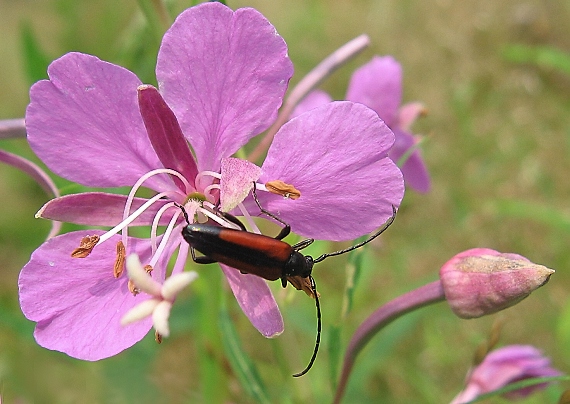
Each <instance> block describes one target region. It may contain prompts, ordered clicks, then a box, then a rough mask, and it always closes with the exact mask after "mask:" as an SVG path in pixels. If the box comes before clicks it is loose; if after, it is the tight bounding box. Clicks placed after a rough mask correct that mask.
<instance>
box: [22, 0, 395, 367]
mask: <svg viewBox="0 0 570 404" xmlns="http://www.w3.org/2000/svg"><path fill="white" fill-rule="evenodd" d="M292 72H293V69H292V64H291V61H290V60H289V58H288V56H287V47H286V44H285V42H284V41H283V39H282V38H281V37H280V36H279V35H277V34H276V32H275V28H274V27H273V26H272V25H271V24H270V23H269V22H268V21H267V20H266V19H265V18H264V17H263V16H262V15H261V14H259V13H258V12H257V11H255V10H253V9H239V10H237V11H235V12H234V11H232V10H230V9H229V8H227V7H226V6H223V5H221V4H219V3H204V4H201V5H199V6H196V7H193V8H190V9H188V10H186V11H184V12H183V13H182V14H181V15H180V16H179V17H178V18H177V19H176V21H175V22H174V24H173V25H172V27H171V28H170V29H169V30H168V31H167V32H166V34H165V36H164V38H163V42H162V45H161V48H160V52H159V55H158V61H157V68H156V75H157V79H158V83H159V90H157V89H155V88H154V87H152V86H148V85H142V83H141V82H140V80H139V79H138V78H137V77H136V76H135V75H134V74H133V73H131V72H130V71H128V70H125V69H123V68H122V67H119V66H116V65H113V64H110V63H107V62H103V61H101V60H99V59H97V58H95V57H93V56H89V55H84V54H80V53H70V54H67V55H64V56H63V57H61V58H60V59H58V60H56V61H55V62H53V63H52V64H51V65H50V67H49V69H48V74H49V77H50V80H44V81H41V82H38V83H36V84H35V85H34V86H33V87H32V89H31V91H30V99H31V102H30V105H29V107H28V110H27V114H26V124H27V130H28V134H29V135H28V139H29V142H30V145H31V146H32V148H33V149H34V151H35V152H36V153H37V154H38V156H39V157H40V158H41V159H42V160H43V161H44V162H45V163H46V165H48V167H50V169H52V170H53V171H54V172H55V173H57V174H59V175H61V176H62V177H65V178H67V179H69V180H72V181H76V182H79V183H81V184H83V185H86V186H90V187H98V188H104V187H119V186H129V187H131V192H130V194H129V195H127V196H125V195H118V194H114V193H104V192H89V193H82V194H75V195H66V196H63V197H61V198H56V199H54V200H53V201H51V202H49V203H48V204H46V205H45V206H44V207H43V208H42V209H41V210H40V212H38V216H39V217H44V218H50V219H53V220H59V221H65V222H72V223H77V224H82V225H89V226H111V227H113V228H112V229H111V230H109V231H108V232H102V231H80V232H72V233H68V234H65V235H62V236H59V237H56V238H54V239H52V240H50V241H48V242H47V243H45V244H43V245H42V246H40V247H39V248H38V249H37V250H36V251H35V252H34V253H33V254H32V257H31V260H30V262H28V264H26V266H25V267H24V268H23V269H22V272H21V275H20V280H19V285H20V303H21V307H22V311H23V312H24V314H25V315H26V316H27V317H28V318H29V319H31V320H33V321H36V322H38V324H37V327H36V331H35V337H36V340H37V341H38V343H39V344H40V345H42V346H44V347H47V348H49V349H55V350H59V351H62V352H65V353H67V354H68V355H71V356H73V357H77V358H80V359H86V360H97V359H101V358H104V357H107V356H111V355H114V354H116V353H118V352H120V351H122V350H124V349H126V348H128V347H129V346H131V345H133V344H134V343H136V342H137V341H138V340H140V339H141V338H142V337H143V336H144V335H145V334H146V333H147V332H148V331H149V329H150V327H151V321H150V320H149V319H146V320H143V321H140V322H136V323H133V324H130V325H128V326H126V327H121V326H120V319H121V318H122V317H123V316H124V315H125V313H127V312H128V311H129V310H131V309H132V308H133V307H134V306H136V305H138V304H139V303H141V302H142V301H145V300H149V299H152V298H153V295H149V294H147V293H140V294H138V295H136V296H133V293H131V292H132V291H130V290H129V287H128V279H127V277H126V276H125V275H123V274H122V272H121V271H122V269H123V267H124V260H125V257H126V256H127V255H131V254H132V253H135V254H137V255H138V256H139V257H140V259H141V261H142V262H143V264H147V265H150V267H151V268H152V269H153V270H152V272H151V276H152V278H153V279H154V280H155V281H156V282H158V283H159V284H162V283H163V281H164V279H165V276H166V272H167V271H166V265H167V263H168V261H169V258H170V257H171V256H172V254H173V253H174V252H175V251H176V250H177V249H178V250H179V253H178V258H177V260H176V263H175V264H174V268H173V269H172V274H173V275H176V274H177V273H180V272H181V271H182V270H183V267H184V265H185V262H186V258H187V255H188V245H187V244H186V243H185V242H184V241H183V239H182V237H181V228H182V226H184V225H185V223H184V220H183V219H182V218H181V217H180V209H178V208H177V207H176V206H175V203H177V204H184V205H185V207H186V210H187V211H188V213H189V217H190V218H191V219H194V218H195V216H203V215H205V216H207V217H208V218H210V219H211V220H217V221H220V220H222V219H220V217H219V216H218V215H217V214H216V213H215V210H216V209H217V208H216V207H217V206H218V203H219V204H220V206H221V207H222V210H231V209H234V208H235V209H236V210H239V211H243V212H244V214H251V213H248V209H254V210H253V211H251V212H253V214H259V209H258V208H257V207H255V206H253V204H252V202H251V200H246V201H243V198H244V197H245V196H246V195H247V194H248V192H249V190H250V189H251V187H252V186H253V181H257V182H258V183H259V190H260V194H263V195H260V199H262V203H263V204H264V207H265V208H267V209H268V210H271V211H272V212H276V213H278V214H280V215H281V217H282V218H283V219H284V220H286V221H288V222H290V224H291V226H292V228H293V230H294V231H296V232H298V233H300V234H307V235H311V236H313V237H319V238H324V239H334V240H336V239H351V238H355V237H358V236H360V235H362V234H365V233H366V232H369V231H372V230H373V229H375V228H376V227H379V226H380V225H381V224H382V223H383V222H384V221H385V220H386V219H387V218H388V217H389V216H390V215H391V213H392V210H391V209H392V208H391V206H392V205H396V206H398V205H399V203H400V201H401V199H402V197H403V181H402V176H401V173H400V172H399V170H398V169H397V167H396V166H395V165H394V164H393V163H392V162H391V161H390V160H389V159H388V158H387V150H388V149H389V148H390V147H391V145H392V143H393V141H394V138H393V134H392V132H391V131H390V130H389V129H388V128H387V127H386V125H384V124H383V123H382V121H381V120H380V119H379V118H378V117H377V116H376V114H375V113H374V112H372V111H370V110H369V109H368V108H365V107H364V106H362V105H359V104H354V103H350V102H342V103H332V104H330V105H327V106H324V107H321V108H319V109H317V110H315V111H314V112H311V113H309V114H305V115H303V116H300V117H299V118H297V119H295V120H291V121H290V122H289V123H288V124H287V125H284V126H283V127H282V128H281V130H280V131H279V132H278V133H277V135H276V136H275V141H274V143H273V144H272V146H271V148H270V149H269V151H268V156H267V159H266V161H265V163H264V164H263V167H262V168H261V169H259V167H256V166H254V165H253V164H252V163H249V162H246V161H242V160H237V159H231V158H229V157H230V156H231V155H232V154H233V153H235V152H236V151H237V150H238V149H239V148H241V147H242V146H243V145H244V144H245V143H246V142H247V141H248V140H249V139H250V138H252V137H253V136H255V135H257V134H259V133H261V132H262V131H264V130H265V129H267V128H268V127H269V125H270V124H271V123H272V122H273V121H274V120H275V117H276V115H277V109H278V108H279V106H280V105H281V102H282V98H283V95H284V92H285V90H286V88H287V84H288V81H289V79H290V77H291V75H292ZM188 143H189V144H190V145H191V147H192V149H190V147H189V145H188ZM275 180H282V181H285V182H287V183H288V184H293V185H294V186H295V187H296V189H298V190H301V192H302V197H301V198H299V199H296V200H293V199H292V198H283V197H282V196H281V195H278V194H275V193H271V192H262V191H263V190H268V188H267V186H266V185H267V182H268V181H275ZM142 186H145V187H148V188H150V189H151V190H153V191H154V193H155V194H154V196H153V197H151V198H149V199H146V198H138V197H135V193H136V191H137V190H138V189H140V188H141V187H142ZM252 206H253V207H252ZM325 209H326V210H325ZM371 212H373V213H374V214H371ZM347 218H350V220H347ZM354 223H362V225H359V226H354V225H353V224H354ZM222 224H224V225H227V223H222ZM159 225H163V226H166V230H165V231H164V233H163V234H162V235H160V236H159V235H157V227H158V226H159ZM130 226H150V227H151V237H150V238H149V239H138V238H134V237H130V236H128V235H127V229H128V228H129V227H130ZM118 233H122V234H121V236H119V235H118ZM92 235H97V236H99V239H90V238H85V239H84V240H83V242H84V244H85V246H83V247H81V248H77V247H78V245H79V244H80V240H82V239H83V238H84V237H85V236H92ZM72 251H73V252H74V255H75V256H80V257H83V258H72V257H71V256H70V253H71V252H72ZM91 251H92V252H91ZM222 267H223V270H224V273H225V274H226V278H227V279H228V282H229V284H230V286H231V288H232V291H233V292H234V294H235V296H236V299H237V301H238V303H239V304H240V306H241V308H242V309H243V311H244V313H245V314H246V315H247V316H248V318H249V319H250V321H251V322H252V324H253V325H254V326H255V327H256V328H257V329H258V330H259V331H260V332H261V333H262V334H263V335H264V336H267V337H271V336H275V335H278V334H280V333H281V332H282V331H283V320H282V318H281V314H280V312H279V309H278V307H277V305H276V303H275V300H274V298H273V296H272V294H271V292H270V290H269V288H268V286H267V284H266V282H265V281H264V280H263V279H261V278H259V277H256V276H253V275H246V274H241V273H240V272H239V271H237V270H235V269H233V268H229V267H225V266H222ZM114 268H115V271H114ZM115 277H116V278H115Z"/></svg>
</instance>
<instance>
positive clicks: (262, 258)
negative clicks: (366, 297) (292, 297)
mask: <svg viewBox="0 0 570 404" xmlns="http://www.w3.org/2000/svg"><path fill="white" fill-rule="evenodd" d="M252 194H253V197H254V199H255V202H256V204H257V206H258V207H259V209H260V210H261V212H262V213H264V214H265V215H267V216H269V217H271V218H273V219H275V220H277V221H278V222H280V223H282V224H283V225H284V227H283V228H282V229H281V231H280V232H279V234H278V235H277V236H276V237H269V236H265V235H262V234H256V233H250V232H248V231H246V228H245V226H244V225H243V224H242V223H241V222H240V221H239V219H237V218H236V217H234V216H232V215H230V214H229V213H223V212H219V211H218V214H220V215H221V216H222V217H224V218H225V219H227V220H228V221H230V222H232V223H234V224H237V225H238V226H239V227H240V228H241V230H237V229H229V228H225V227H221V226H217V225H211V224H201V223H190V221H189V219H188V215H187V214H186V211H185V210H184V207H183V206H181V205H178V207H179V208H181V209H182V212H183V214H184V217H185V219H186V222H187V226H185V227H184V228H183V230H182V236H183V237H184V240H186V242H187V243H188V244H190V251H191V255H192V259H193V260H194V262H196V263H198V264H211V263H214V262H219V263H222V264H226V265H228V266H231V267H233V268H236V269H238V270H240V271H241V272H242V273H248V274H252V275H257V276H259V277H261V278H264V279H267V280H269V281H276V280H278V279H280V280H281V285H282V286H283V287H286V286H287V281H288V278H290V277H300V278H303V279H305V278H308V280H309V282H310V287H311V292H312V295H313V297H314V298H315V305H316V309H317V338H316V343H315V348H314V350H313V356H312V357H311V360H310V361H309V364H308V365H307V367H306V368H305V370H303V371H302V372H299V373H296V374H294V375H293V377H299V376H303V375H304V374H306V373H307V372H308V371H309V369H311V367H312V366H313V363H314V361H315V359H316V357H317V352H318V349H319V344H320V338H321V309H320V303H319V297H318V294H317V286H316V283H315V280H314V278H313V276H312V271H313V266H314V264H316V263H318V262H321V261H323V260H324V259H326V258H328V257H332V256H336V255H341V254H345V253H347V252H350V251H352V250H355V249H357V248H360V247H362V246H363V245H365V244H367V243H369V242H371V241H372V240H374V239H375V238H376V237H378V236H379V235H380V234H382V233H383V232H384V231H385V230H386V229H387V228H388V227H389V226H390V225H391V224H392V223H393V222H394V219H395V218H396V212H397V210H396V207H395V206H392V216H391V217H390V218H389V219H388V220H387V221H386V223H384V225H383V226H382V227H381V228H380V229H379V230H377V231H376V232H374V234H372V235H371V236H369V237H368V238H367V239H366V240H364V241H362V242H360V243H357V244H355V245H353V246H351V247H348V248H345V249H343V250H339V251H335V252H332V253H326V254H322V255H321V256H319V257H318V258H313V257H311V256H309V255H303V254H302V253H301V252H299V251H300V250H302V249H303V248H305V247H308V246H309V245H311V244H312V243H313V242H314V239H305V240H302V241H300V242H299V243H297V244H294V245H290V244H288V243H286V242H284V241H282V239H283V238H285V237H286V236H287V235H288V234H289V233H290V232H291V226H290V225H289V224H287V223H285V222H284V221H283V220H281V219H280V218H279V217H277V216H275V215H274V214H272V213H271V212H269V211H267V210H265V209H264V208H263V207H261V204H260V203H259V200H258V198H257V194H256V189H255V185H254V187H253V191H252ZM196 250H197V251H199V252H200V253H202V254H203V256H196V252H195V251H196Z"/></svg>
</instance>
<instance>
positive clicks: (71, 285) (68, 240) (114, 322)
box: [18, 230, 168, 361]
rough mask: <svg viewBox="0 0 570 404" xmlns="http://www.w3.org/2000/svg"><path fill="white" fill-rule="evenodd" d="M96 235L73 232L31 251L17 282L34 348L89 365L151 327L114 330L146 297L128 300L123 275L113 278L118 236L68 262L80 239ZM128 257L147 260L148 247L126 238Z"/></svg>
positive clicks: (147, 324)
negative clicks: (32, 327) (31, 327)
mask: <svg viewBox="0 0 570 404" xmlns="http://www.w3.org/2000/svg"><path fill="white" fill-rule="evenodd" d="M102 233H103V232H101V231H95V230H92V231H89V232H86V231H77V232H72V233H67V234H64V235H61V236H57V237H55V238H52V239H50V240H48V241H47V242H46V243H44V244H42V245H41V246H40V247H39V248H38V249H37V250H36V251H34V253H33V254H32V257H31V259H30V261H29V262H28V263H27V264H26V265H25V266H24V268H23V269H22V272H21V273H20V278H19V281H18V284H19V290H20V305H21V308H22V311H23V313H24V315H25V316H26V317H27V318H28V319H30V320H32V321H36V322H37V323H38V324H37V326H36V330H35V332H34V336H35V338H36V341H37V342H38V344H40V345H41V346H43V347H45V348H48V349H53V350H57V351H61V352H64V353H66V354H68V355H69V356H72V357H74V358H78V359H83V360H91V361H93V360H99V359H102V358H106V357H109V356H113V355H116V354H117V353H119V352H121V351H123V350H124V349H126V348H128V347H130V346H131V345H133V344H135V343H136V342H137V341H139V340H141V339H142V338H143V337H144V336H145V335H146V333H147V332H148V331H149V330H150V328H151V320H150V319H147V320H144V321H141V322H137V323H135V324H131V325H129V326H126V327H122V326H121V325H120V320H121V318H122V317H123V315H124V314H125V313H126V312H127V311H128V310H129V309H131V308H132V307H134V306H135V305H136V304H138V303H140V302H141V301H144V300H146V299H148V298H149V296H147V295H145V294H139V295H137V296H133V295H132V294H131V293H130V292H129V290H128V288H127V277H126V276H125V275H123V276H121V277H120V278H119V279H115V278H114V277H113V263H114V260H115V254H116V251H115V246H116V243H117V241H119V240H120V237H119V236H115V237H113V238H111V239H110V240H109V241H107V242H105V243H103V244H101V245H99V246H97V247H96V248H95V249H94V250H93V252H92V253H91V255H89V256H88V257H87V258H71V256H70V253H71V251H72V250H73V249H74V248H75V247H77V246H78V244H79V240H81V238H82V237H84V236H86V235H93V234H102ZM128 252H129V253H130V252H136V253H137V254H139V255H140V256H141V259H142V260H143V262H145V261H148V260H149V259H150V255H149V253H150V247H149V242H148V241H147V240H141V239H135V238H129V247H128ZM166 259H168V257H166ZM161 264H162V266H159V267H158V268H156V270H155V271H153V273H152V276H153V278H155V279H157V280H159V281H162V280H163V279H164V265H165V264H166V262H165V260H163V262H162V263H161ZM160 268H162V269H160Z"/></svg>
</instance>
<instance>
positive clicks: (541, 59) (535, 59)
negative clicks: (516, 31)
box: [503, 44, 570, 75]
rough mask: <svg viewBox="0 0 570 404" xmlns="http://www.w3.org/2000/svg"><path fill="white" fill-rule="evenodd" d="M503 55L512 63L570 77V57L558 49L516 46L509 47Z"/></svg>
mask: <svg viewBox="0 0 570 404" xmlns="http://www.w3.org/2000/svg"><path fill="white" fill-rule="evenodd" d="M503 55H504V57H505V59H507V60H508V61H510V62H514V63H530V64H534V65H536V66H538V67H541V68H546V69H553V70H558V71H560V72H562V73H565V74H569V75H570V55H569V54H568V53H566V52H564V51H562V50H560V49H557V48H553V47H550V46H527V45H522V44H514V45H509V46H507V47H506V48H505V49H504V51H503Z"/></svg>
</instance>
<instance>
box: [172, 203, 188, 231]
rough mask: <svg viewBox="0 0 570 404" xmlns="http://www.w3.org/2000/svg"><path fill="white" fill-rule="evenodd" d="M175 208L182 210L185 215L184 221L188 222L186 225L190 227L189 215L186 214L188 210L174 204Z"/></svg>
mask: <svg viewBox="0 0 570 404" xmlns="http://www.w3.org/2000/svg"><path fill="white" fill-rule="evenodd" d="M174 206H176V207H177V208H180V210H181V211H182V214H183V215H184V219H185V220H186V223H188V226H190V220H189V219H188V213H187V212H186V209H184V206H182V205H180V204H178V203H176V202H174Z"/></svg>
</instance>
